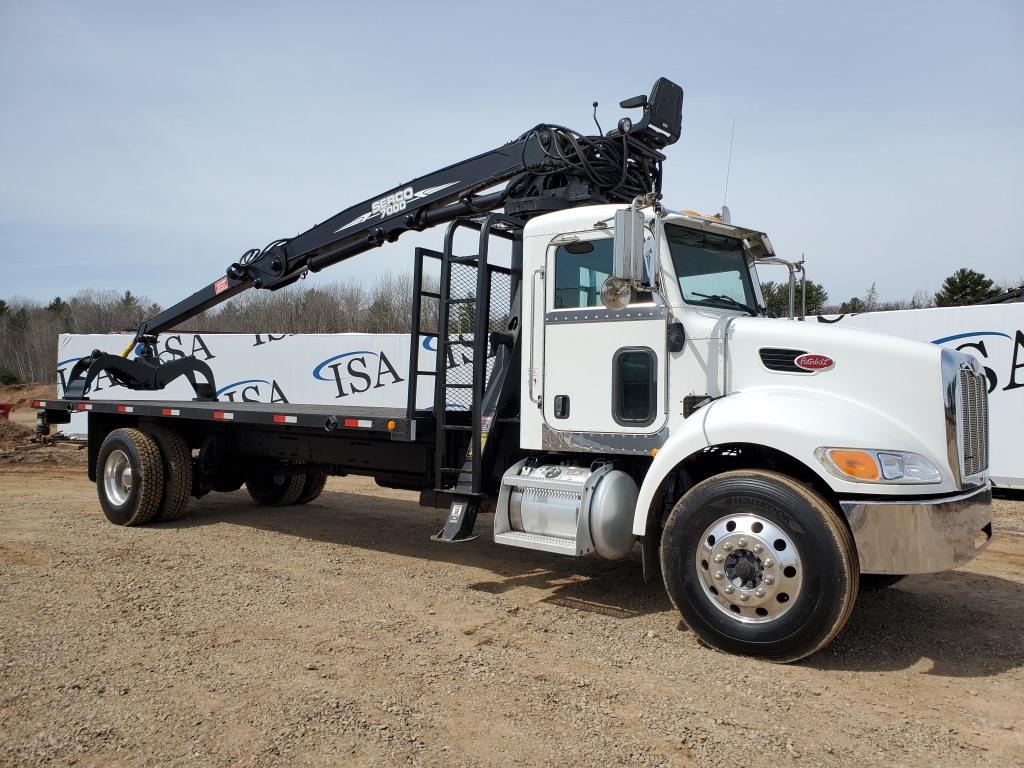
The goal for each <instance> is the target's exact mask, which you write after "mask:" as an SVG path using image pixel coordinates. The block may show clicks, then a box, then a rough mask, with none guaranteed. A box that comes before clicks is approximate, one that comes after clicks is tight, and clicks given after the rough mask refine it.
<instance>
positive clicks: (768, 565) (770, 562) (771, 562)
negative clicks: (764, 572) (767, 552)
mask: <svg viewBox="0 0 1024 768" xmlns="http://www.w3.org/2000/svg"><path fill="white" fill-rule="evenodd" d="M773 565H775V561H774V560H772V559H771V558H770V557H769V558H768V559H767V560H765V561H764V567H765V568H771V567H772V566H773Z"/></svg>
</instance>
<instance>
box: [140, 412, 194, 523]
mask: <svg viewBox="0 0 1024 768" xmlns="http://www.w3.org/2000/svg"><path fill="white" fill-rule="evenodd" d="M146 434H147V435H149V436H150V437H151V438H153V441H154V442H155V443H156V444H157V446H158V447H159V448H160V457H161V460H162V461H163V468H164V492H163V496H162V498H161V500H160V507H159V509H157V511H156V515H155V516H154V518H153V519H154V520H156V521H158V522H171V521H172V520H180V519H181V518H183V517H184V516H185V515H187V514H188V502H189V497H190V496H191V495H192V449H191V448H189V447H188V443H187V442H186V441H185V438H184V437H182V436H181V435H180V434H178V433H177V432H174V431H172V430H170V429H166V428H164V427H150V428H148V429H146Z"/></svg>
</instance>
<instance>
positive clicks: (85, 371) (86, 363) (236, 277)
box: [66, 78, 683, 399]
mask: <svg viewBox="0 0 1024 768" xmlns="http://www.w3.org/2000/svg"><path fill="white" fill-rule="evenodd" d="M682 103H683V91H682V88H680V87H679V86H678V85H676V84H675V83H673V82H671V81H670V80H667V79H665V78H660V79H658V81H657V82H656V83H655V84H654V87H653V88H652V90H651V93H650V96H638V97H634V98H632V99H627V100H625V101H623V102H622V103H621V106H622V107H624V108H632V107H642V108H643V110H644V113H643V117H642V118H641V119H640V120H639V121H637V122H636V123H633V122H632V121H630V120H629V119H628V118H623V119H622V120H620V121H619V124H618V127H617V129H615V130H613V131H610V132H609V133H607V134H606V135H604V136H600V135H598V136H585V135H583V134H580V133H578V132H576V131H573V130H571V129H568V128H564V127H562V126H557V125H548V124H541V125H538V126H536V127H535V128H532V129H531V130H529V131H527V132H526V133H524V134H522V135H521V136H519V137H518V138H516V139H514V140H513V141H510V142H508V143H507V144H505V145H504V146H502V147H499V148H497V149H494V150H491V151H489V152H484V153H483V154H480V155H476V156H475V157H472V158H469V159H466V160H462V161H460V162H458V163H455V164H453V165H450V166H448V167H446V168H442V169H440V170H437V171H434V172H432V173H429V174H426V175H424V176H420V177H418V178H416V179H413V180H412V181H410V182H408V183H406V184H403V185H400V186H398V187H395V188H393V189H390V190H388V191H387V192H385V193H383V194H381V195H377V196H374V197H372V198H369V199H368V200H365V201H363V202H361V203H359V204H357V205H354V206H351V207H349V208H346V209H345V210H343V211H340V212H339V213H336V214H335V215H333V216H331V217H330V218H329V219H327V220H326V221H323V222H321V223H320V224H317V225H316V226H314V227H312V228H310V229H308V230H307V231H305V232H302V233H301V234H298V235H296V236H294V237H291V238H284V239H280V240H275V241H273V242H271V243H269V244H268V245H267V246H265V247H264V248H262V249H256V248H254V249H251V250H248V251H246V252H245V253H244V254H243V255H242V257H241V258H240V259H239V260H238V261H236V262H234V263H232V264H231V265H229V266H228V268H227V269H226V270H225V273H224V275H223V276H222V277H219V278H217V279H216V280H214V281H213V282H211V283H209V284H207V285H205V286H203V287H202V288H200V289H199V290H198V291H196V292H195V293H193V294H192V295H191V296H188V297H187V298H185V299H183V300H182V301H179V302H178V303H176V304H174V305H173V306H171V307H169V308H167V309H166V310H164V311H162V312H160V313H159V314H158V315H156V316H155V317H152V318H150V319H148V320H146V321H144V322H143V323H141V324H140V325H139V327H138V329H137V330H136V332H135V338H134V340H133V342H132V344H131V345H129V347H128V348H127V349H126V350H125V351H124V352H123V353H122V354H121V355H112V354H108V353H104V352H101V351H99V350H95V351H94V352H93V354H92V355H90V356H89V357H86V358H83V359H82V360H80V361H79V362H78V363H77V364H76V365H75V367H74V368H73V369H72V371H71V374H70V376H69V379H68V384H67V387H66V396H67V397H69V398H76V399H77V398H84V397H85V395H86V392H87V391H88V389H89V385H90V384H91V382H92V381H93V380H94V379H95V377H96V376H97V375H99V374H100V373H102V372H106V373H107V374H108V375H109V376H110V377H111V378H112V379H113V380H114V381H115V382H117V383H119V384H122V385H124V386H126V387H128V388H130V389H148V390H152V389H162V388H163V387H165V386H166V385H167V384H168V383H169V382H170V381H172V380H173V379H176V378H178V377H179V376H185V377H187V378H188V379H189V381H190V383H191V384H192V386H193V388H194V389H195V391H196V395H197V397H198V398H199V399H215V392H216V389H215V387H214V383H213V374H212V372H211V371H210V370H209V368H208V366H206V365H205V364H204V363H202V362H200V361H198V360H196V359H194V358H183V359H182V358H179V359H177V360H173V361H168V362H161V361H160V360H159V358H158V357H157V354H156V340H157V336H158V335H159V334H160V333H162V332H164V331H167V330H169V329H170V328H173V327H174V326H176V325H178V324H180V323H182V322H184V321H186V320H188V319H189V318H192V317H194V316H195V315H197V314H199V313H201V312H204V311H206V310H207V309H210V308H211V307H214V306H216V305H217V304H220V303H221V302H223V301H226V300H228V299H230V298H232V297H233V296H236V295H238V294H239V293H241V292H243V291H245V290H248V289H250V288H262V289H267V290H278V289H280V288H284V287H285V286H288V285H291V284H292V283H294V282H295V281H296V280H298V279H300V278H301V277H303V276H305V275H306V273H308V272H318V271H320V270H321V269H324V268H325V267H328V266H331V265H333V264H336V263H338V262H340V261H344V260H345V259H348V258H351V257H353V256H355V255H357V254H360V253H363V252H365V251H368V250H371V249H372V248H376V247H379V246H381V245H383V244H384V243H388V242H394V241H395V240H397V239H398V238H399V237H400V236H401V235H402V234H404V233H405V232H408V231H420V230H424V229H427V228H429V227H433V226H437V225H439V224H443V223H446V222H449V221H452V220H454V219H456V218H458V217H460V216H465V215H470V214H480V213H485V212H488V211H493V210H496V209H498V208H501V207H504V209H505V211H506V212H507V213H514V214H516V215H518V216H519V217H521V218H523V219H525V218H529V217H530V216H535V215H538V214H542V213H547V212H549V211H552V210H558V209H560V208H567V207H570V206H574V205H580V204H585V203H586V204H594V203H609V202H631V201H632V200H633V199H634V198H635V197H637V196H639V195H644V194H649V193H652V192H653V193H656V194H658V193H660V192H661V180H662V161H663V160H664V159H665V156H664V155H663V154H662V153H661V152H660V150H661V149H663V148H664V147H666V146H668V145H669V144H672V143H674V142H675V141H676V140H677V139H678V138H679V133H680V128H681V123H682ZM133 349H134V350H135V351H136V355H137V357H136V359H129V358H128V354H129V353H130V352H131V350H133ZM197 375H199V376H202V377H203V378H204V379H206V381H205V382H200V381H198V380H197V378H196V377H197Z"/></svg>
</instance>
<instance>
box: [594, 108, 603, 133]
mask: <svg viewBox="0 0 1024 768" xmlns="http://www.w3.org/2000/svg"><path fill="white" fill-rule="evenodd" d="M594 125H596V126H597V132H598V134H599V135H601V136H604V131H602V130H601V124H600V123H599V122H597V102H596V101H595V102H594Z"/></svg>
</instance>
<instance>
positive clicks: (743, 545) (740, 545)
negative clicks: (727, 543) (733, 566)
mask: <svg viewBox="0 0 1024 768" xmlns="http://www.w3.org/2000/svg"><path fill="white" fill-rule="evenodd" d="M736 546H738V547H745V546H747V540H746V539H740V540H739V541H737V542H736Z"/></svg>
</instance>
